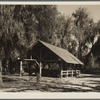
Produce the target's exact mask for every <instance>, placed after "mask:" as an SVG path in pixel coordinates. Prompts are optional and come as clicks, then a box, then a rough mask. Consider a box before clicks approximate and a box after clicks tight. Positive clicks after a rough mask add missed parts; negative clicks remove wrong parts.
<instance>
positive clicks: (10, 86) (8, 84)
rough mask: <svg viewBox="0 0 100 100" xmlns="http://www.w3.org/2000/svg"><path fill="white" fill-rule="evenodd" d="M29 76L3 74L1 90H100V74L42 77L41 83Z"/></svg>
mask: <svg viewBox="0 0 100 100" xmlns="http://www.w3.org/2000/svg"><path fill="white" fill-rule="evenodd" d="M29 79H30V78H29V76H22V77H20V76H13V75H12V76H3V82H4V85H3V86H2V87H0V92H100V75H92V74H91V75H90V74H83V75H81V77H80V78H64V79H60V78H48V77H42V78H41V81H40V83H39V84H35V83H36V81H35V79H34V78H33V82H32V83H31V84H30V81H29Z"/></svg>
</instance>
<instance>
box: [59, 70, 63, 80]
mask: <svg viewBox="0 0 100 100" xmlns="http://www.w3.org/2000/svg"><path fill="white" fill-rule="evenodd" d="M60 78H63V70H62V69H61V73H60Z"/></svg>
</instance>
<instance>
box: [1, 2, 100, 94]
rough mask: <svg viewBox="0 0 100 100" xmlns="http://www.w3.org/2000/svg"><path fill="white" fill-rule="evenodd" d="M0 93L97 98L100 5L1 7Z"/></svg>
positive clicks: (16, 5)
mask: <svg viewBox="0 0 100 100" xmlns="http://www.w3.org/2000/svg"><path fill="white" fill-rule="evenodd" d="M0 92H14V93H15V92H33V93H34V92H54V93H55V92H57V93H58V92H65V93H68V92H69V93H72V92H75V93H80V92H85V93H87V92H96V93H100V5H81V4H80V5H67V4H66V5H60V4H59V5H56V4H55V5H52V4H50V5H44V4H43V5H35V4H30V5H28V4H23V5H21V4H19V5H18V4H9V5H7V4H3V5H2V4H0Z"/></svg>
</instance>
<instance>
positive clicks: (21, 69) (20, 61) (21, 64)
mask: <svg viewBox="0 0 100 100" xmlns="http://www.w3.org/2000/svg"><path fill="white" fill-rule="evenodd" d="M22 70H23V68H22V61H20V76H22Z"/></svg>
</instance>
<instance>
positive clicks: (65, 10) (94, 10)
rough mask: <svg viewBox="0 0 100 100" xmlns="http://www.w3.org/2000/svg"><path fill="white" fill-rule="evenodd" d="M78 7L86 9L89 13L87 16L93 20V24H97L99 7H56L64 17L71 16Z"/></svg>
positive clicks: (99, 13) (99, 17)
mask: <svg viewBox="0 0 100 100" xmlns="http://www.w3.org/2000/svg"><path fill="white" fill-rule="evenodd" d="M79 7H84V8H87V10H88V12H89V16H90V17H91V18H93V20H94V22H97V21H98V20H99V19H100V6H99V5H93V6H92V5H89V6H87V5H82V6H80V5H72V6H71V5H58V6H57V8H58V11H59V12H61V13H62V14H65V15H71V14H72V13H73V12H75V10H76V9H78V8H79Z"/></svg>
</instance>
